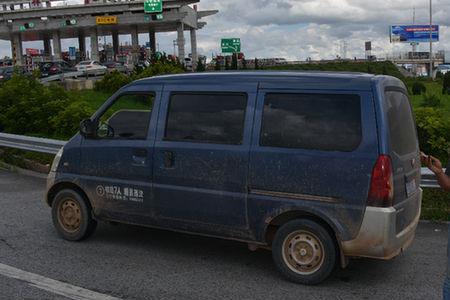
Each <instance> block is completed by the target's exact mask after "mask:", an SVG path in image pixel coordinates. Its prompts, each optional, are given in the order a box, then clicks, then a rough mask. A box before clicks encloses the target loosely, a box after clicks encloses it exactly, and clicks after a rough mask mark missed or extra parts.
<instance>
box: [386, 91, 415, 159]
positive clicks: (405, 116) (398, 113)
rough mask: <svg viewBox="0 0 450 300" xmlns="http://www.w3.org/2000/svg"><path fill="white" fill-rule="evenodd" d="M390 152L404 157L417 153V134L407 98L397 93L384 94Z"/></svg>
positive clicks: (388, 92)
mask: <svg viewBox="0 0 450 300" xmlns="http://www.w3.org/2000/svg"><path fill="white" fill-rule="evenodd" d="M386 107H387V116H388V121H389V131H390V142H391V149H392V152H394V153H396V154H397V155H398V156H404V155H406V154H410V153H413V152H416V151H417V148H418V144H417V132H416V125H415V122H414V118H413V114H412V109H411V104H410V103H409V99H408V97H407V96H406V95H405V94H404V93H402V92H398V91H387V92H386Z"/></svg>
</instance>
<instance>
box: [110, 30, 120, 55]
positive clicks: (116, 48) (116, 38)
mask: <svg viewBox="0 0 450 300" xmlns="http://www.w3.org/2000/svg"><path fill="white" fill-rule="evenodd" d="M112 44H113V52H114V60H117V56H118V55H119V32H117V31H113V33H112Z"/></svg>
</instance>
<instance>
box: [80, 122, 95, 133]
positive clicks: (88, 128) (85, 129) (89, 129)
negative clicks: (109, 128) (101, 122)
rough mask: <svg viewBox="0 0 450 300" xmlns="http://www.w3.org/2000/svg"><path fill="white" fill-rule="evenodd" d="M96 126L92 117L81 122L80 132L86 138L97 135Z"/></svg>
mask: <svg viewBox="0 0 450 300" xmlns="http://www.w3.org/2000/svg"><path fill="white" fill-rule="evenodd" d="M95 131H96V126H95V124H94V122H92V120H91V119H86V120H83V121H81V123H80V133H81V135H82V136H84V137H85V138H92V137H95Z"/></svg>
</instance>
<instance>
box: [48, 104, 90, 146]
mask: <svg viewBox="0 0 450 300" xmlns="http://www.w3.org/2000/svg"><path fill="white" fill-rule="evenodd" d="M92 113H93V111H92V110H90V109H89V104H88V103H86V102H84V101H81V102H72V103H70V104H69V105H68V106H67V107H66V108H65V109H64V110H62V111H60V112H59V113H58V114H57V115H56V116H54V117H53V118H51V119H50V122H49V123H50V125H51V127H52V128H54V135H55V136H57V137H61V138H68V137H71V136H73V135H74V134H75V133H77V132H78V129H79V124H80V122H81V121H82V120H84V119H86V118H88V117H90V116H91V115H92Z"/></svg>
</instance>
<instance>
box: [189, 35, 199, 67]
mask: <svg viewBox="0 0 450 300" xmlns="http://www.w3.org/2000/svg"><path fill="white" fill-rule="evenodd" d="M191 54H192V68H193V69H194V70H195V69H196V68H197V62H198V53H197V29H195V28H192V29H191Z"/></svg>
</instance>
